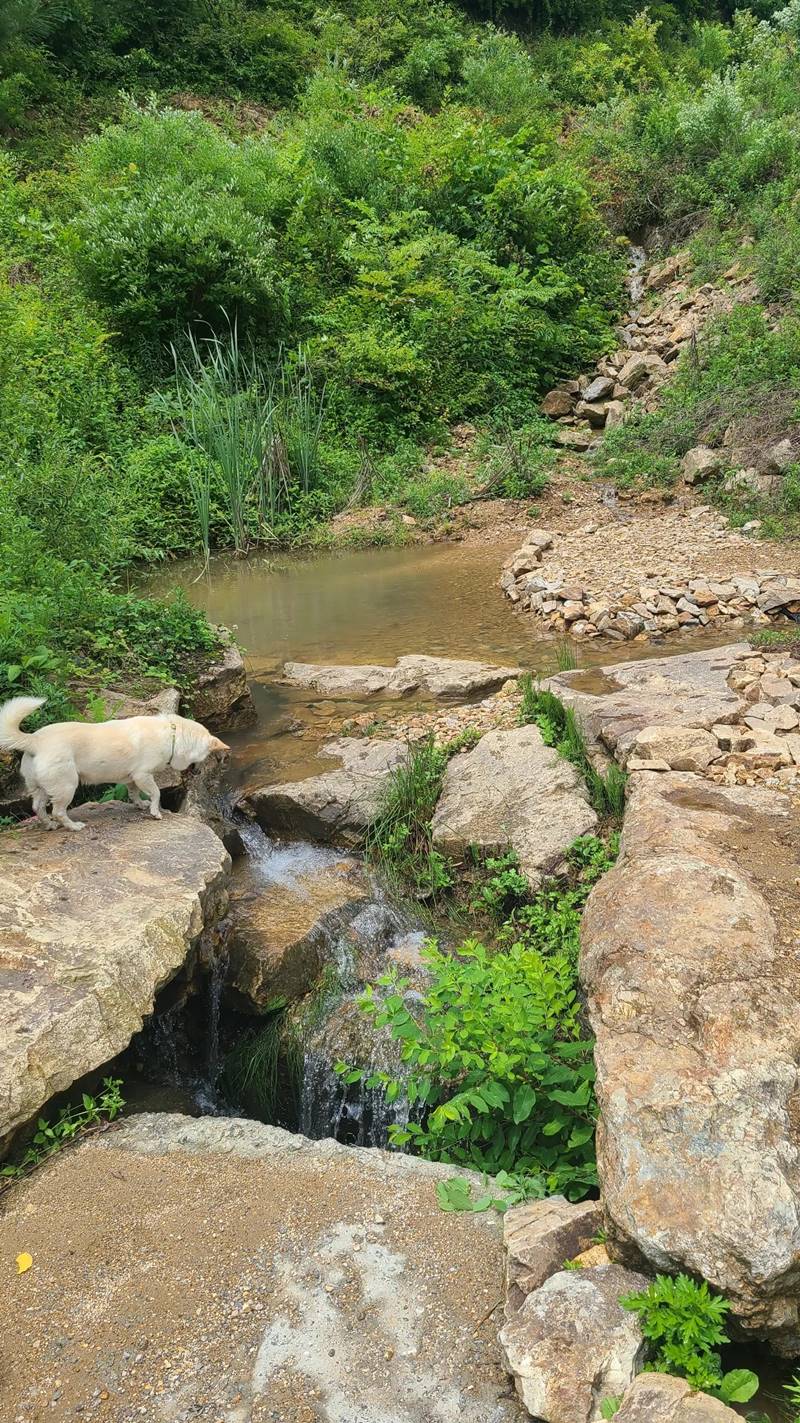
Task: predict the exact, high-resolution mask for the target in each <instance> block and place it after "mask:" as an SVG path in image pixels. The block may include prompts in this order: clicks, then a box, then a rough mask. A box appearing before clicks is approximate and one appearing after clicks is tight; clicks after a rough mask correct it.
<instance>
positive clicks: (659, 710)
mask: <svg viewBox="0 0 800 1423" xmlns="http://www.w3.org/2000/svg"><path fill="white" fill-rule="evenodd" d="M752 656H753V650H752V648H751V647H750V646H749V645H748V644H747V643H746V642H738V643H733V644H732V645H731V646H729V647H717V648H712V649H711V650H710V651H706V652H687V653H679V654H678V655H677V656H675V657H649V658H643V659H642V660H641V661H637V662H618V663H616V664H615V665H614V666H610V667H596V668H591V669H590V670H586V671H575V672H562V673H561V674H560V675H559V676H557V677H551V678H550V679H549V681H548V682H547V684H546V685H547V686H548V687H550V689H551V690H552V691H553V692H555V694H556V696H558V697H560V699H561V701H562V702H564V703H565V705H567V706H570V707H574V708H575V711H576V712H577V713H578V715H579V717H580V719H581V722H582V724H583V726H584V728H585V729H586V731H587V732H588V733H589V734H590V735H593V736H595V737H597V738H598V739H599V740H600V741H602V742H603V744H604V745H605V746H607V747H608V749H609V750H610V751H613V752H614V753H615V755H616V756H617V758H618V759H624V757H625V756H626V755H627V752H628V750H629V749H630V747H631V744H632V743H633V742H634V741H635V739H636V737H637V736H638V734H639V732H640V731H642V730H643V729H644V728H645V727H653V726H662V725H668V726H684V727H702V728H704V729H705V730H708V729H709V728H710V727H712V726H713V725H714V723H715V722H724V721H731V720H733V719H734V717H735V715H736V714H737V713H738V712H739V711H741V710H742V708H743V707H744V705H745V702H744V698H743V697H742V696H741V695H740V694H739V693H738V692H735V691H733V690H732V689H731V688H730V687H729V686H728V683H727V677H728V673H729V672H730V670H731V668H732V667H733V666H734V664H735V663H736V662H741V661H742V660H743V659H744V658H747V657H752Z"/></svg>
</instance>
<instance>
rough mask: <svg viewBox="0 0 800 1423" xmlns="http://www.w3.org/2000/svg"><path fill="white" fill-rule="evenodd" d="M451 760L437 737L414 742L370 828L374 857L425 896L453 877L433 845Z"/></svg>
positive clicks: (368, 844)
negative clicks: (435, 817)
mask: <svg viewBox="0 0 800 1423" xmlns="http://www.w3.org/2000/svg"><path fill="white" fill-rule="evenodd" d="M448 759H449V758H448V752H447V750H445V749H444V748H441V747H438V746H437V745H436V743H435V741H434V739H433V737H432V736H430V737H426V738H425V740H424V741H420V742H418V743H417V744H416V745H415V746H412V747H410V748H409V754H408V759H407V761H406V762H405V763H404V764H403V765H401V766H398V768H397V770H396V771H395V772H394V774H393V775H392V778H391V780H390V781H389V784H388V786H387V788H386V790H385V791H384V793H383V797H382V800H381V804H380V808H379V810H378V814H377V816H376V818H375V820H374V821H373V823H372V825H371V826H370V828H369V830H368V831H367V837H366V851H367V854H368V855H369V856H370V858H371V859H372V860H374V861H375V862H376V863H378V864H379V865H380V866H381V867H382V869H384V870H385V871H386V872H387V873H388V874H389V876H390V877H391V878H392V879H395V880H397V881H400V882H402V883H404V884H406V885H407V886H410V887H412V888H414V889H415V890H416V892H417V894H419V895H420V896H421V897H424V898H428V897H431V896H433V897H435V895H436V894H437V892H440V891H442V890H446V889H449V888H450V886H451V885H452V882H453V879H452V874H451V872H450V869H449V867H448V865H447V862H446V861H445V859H444V857H443V856H442V855H441V854H440V853H439V851H438V850H435V849H434V848H433V839H432V832H431V821H432V820H433V812H434V810H435V809H436V802H437V801H438V799H439V796H440V794H441V790H442V780H443V778H444V773H445V768H446V766H447V762H448Z"/></svg>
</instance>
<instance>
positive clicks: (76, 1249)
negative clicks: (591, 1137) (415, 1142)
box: [0, 1113, 524, 1423]
mask: <svg viewBox="0 0 800 1423" xmlns="http://www.w3.org/2000/svg"><path fill="white" fill-rule="evenodd" d="M453 1174H454V1173H453V1167H452V1166H446V1165H437V1164H436V1163H434V1162H428V1161H422V1160H420V1159H419V1158H415V1157H412V1156H406V1155H404V1154H403V1153H402V1152H397V1151H393V1152H388V1151H378V1150H363V1149H359V1148H358V1147H352V1146H340V1145H338V1144H337V1143H336V1142H334V1141H330V1140H327V1141H308V1140H307V1139H305V1138H304V1137H302V1136H298V1135H295V1134H292V1133H290V1132H286V1131H280V1130H279V1129H278V1128H276V1127H269V1126H263V1125H262V1124H261V1123H260V1122H252V1121H242V1120H232V1119H230V1118H214V1117H201V1118H198V1119H195V1120H192V1119H189V1118H188V1117H180V1116H170V1115H167V1114H165V1113H161V1114H159V1115H152V1116H151V1115H138V1116H132V1117H130V1118H129V1119H128V1120H126V1121H123V1122H122V1123H121V1124H120V1125H119V1127H118V1128H117V1127H115V1129H114V1130H112V1131H109V1132H107V1133H104V1134H103V1135H102V1136H99V1137H93V1138H90V1139H89V1140H87V1141H85V1142H83V1143H81V1144H80V1145H79V1146H78V1147H77V1148H76V1149H75V1150H74V1151H69V1152H62V1153H61V1154H60V1156H58V1157H56V1158H54V1159H53V1160H52V1161H50V1162H48V1163H47V1165H46V1166H45V1167H44V1168H43V1170H41V1171H37V1172H35V1173H34V1174H33V1175H32V1176H31V1177H29V1179H28V1180H26V1181H22V1182H20V1183H19V1184H18V1185H17V1186H15V1188H14V1190H13V1191H12V1192H10V1193H9V1194H8V1195H7V1196H5V1197H4V1199H3V1213H2V1217H1V1218H0V1258H2V1260H3V1262H4V1267H5V1273H6V1278H5V1280H4V1283H3V1303H4V1305H5V1308H4V1309H3V1370H2V1377H0V1415H2V1417H3V1418H4V1419H8V1420H11V1419H16V1418H20V1419H22V1418H24V1419H25V1420H33V1419H37V1420H38V1419H44V1418H52V1419H54V1420H59V1423H66V1420H70V1423H77V1421H78V1420H80V1419H81V1418H83V1417H86V1418H90V1417H91V1418H93V1419H94V1420H97V1423H101V1420H102V1423H112V1420H113V1423H123V1420H125V1423H128V1420H139V1419H143V1420H144V1423H156V1420H161V1423H165V1420H167V1419H173V1420H174V1423H178V1420H180V1419H183V1420H188V1419H190V1418H191V1419H196V1420H197V1423H201V1420H203V1423H216V1420H222V1419H225V1420H226V1423H245V1421H246V1420H250V1419H252V1420H254V1423H255V1420H256V1419H259V1420H261V1423H267V1420H270V1419H271V1420H273V1423H274V1420H280V1423H311V1420H312V1419H314V1420H319V1423H322V1420H326V1423H331V1421H332V1420H334V1419H335V1420H338V1423H356V1420H358V1423H433V1420H436V1423H523V1420H524V1414H523V1410H522V1406H521V1404H519V1403H518V1402H517V1400H516V1399H515V1398H514V1396H513V1394H512V1392H511V1390H510V1389H509V1386H508V1376H507V1374H506V1371H505V1369H504V1367H503V1361H502V1357H501V1354H500V1346H499V1344H498V1342H497V1333H496V1330H495V1328H494V1326H493V1323H492V1320H491V1318H490V1317H489V1316H490V1314H491V1311H492V1306H493V1305H495V1304H496V1302H497V1300H498V1298H499V1296H500V1293H501V1289H502V1268H503V1260H502V1235H501V1229H500V1221H499V1218H498V1216H497V1215H496V1213H495V1212H494V1211H486V1212H483V1213H478V1214H475V1213H471V1212H463V1213H461V1214H460V1215H454V1214H452V1213H450V1214H446V1213H445V1212H443V1211H441V1210H440V1209H439V1206H438V1204H437V1200H436V1190H435V1188H436V1185H437V1183H438V1182H439V1181H441V1180H444V1179H446V1178H447V1177H449V1176H452V1175H453ZM471 1179H472V1182H473V1188H474V1191H475V1192H476V1194H478V1193H480V1192H481V1190H482V1185H481V1179H480V1177H479V1176H477V1175H474V1176H473V1177H472V1178H471ZM22 1249H24V1250H28V1251H29V1252H30V1253H31V1255H32V1256H33V1260H34V1267H33V1269H32V1270H29V1271H28V1273H27V1274H25V1275H19V1276H18V1275H16V1274H14V1273H13V1271H14V1265H13V1261H14V1257H15V1255H16V1254H17V1253H18V1252H19V1251H20V1250H22ZM34 1344H35V1345H36V1347H34ZM85 1346H88V1347H85Z"/></svg>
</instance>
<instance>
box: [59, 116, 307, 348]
mask: <svg viewBox="0 0 800 1423" xmlns="http://www.w3.org/2000/svg"><path fill="white" fill-rule="evenodd" d="M272 166H273V163H272V156H271V150H270V149H269V147H268V146H267V145H265V144H263V143H248V142H244V143H241V144H237V143H234V142H233V141H231V140H230V139H227V138H225V137H224V136H223V135H222V134H221V133H219V131H218V130H217V129H215V128H214V127H213V126H212V125H211V124H209V123H207V122H206V121H205V120H204V119H203V118H201V116H200V115H199V114H196V113H184V112H179V111H176V110H162V111H158V112H157V111H156V110H154V109H146V110H142V109H136V108H129V109H128V110H127V112H126V114H125V117H124V121H123V123H121V124H112V125H110V126H109V127H108V128H106V129H105V130H104V131H103V132H102V133H100V134H98V135H96V136H94V137H93V138H89V139H87V140H86V142H85V143H84V144H83V145H82V146H81V150H80V154H79V159H78V163H77V173H76V187H77V193H78V197H79V202H80V212H79V214H78V216H77V217H76V218H75V220H74V222H73V224H72V227H71V231H70V234H69V239H70V246H71V251H72V260H73V263H74V266H75V272H76V275H77V278H78V281H79V282H80V284H81V285H82V287H83V288H84V290H85V291H86V292H87V294H88V295H89V296H91V297H92V298H93V299H95V300H97V301H98V302H100V303H102V305H103V306H105V307H106V308H107V309H108V311H109V314H110V316H111V318H112V319H113V320H114V322H115V323H118V324H119V326H120V327H121V329H122V332H123V335H124V336H125V337H126V338H128V339H131V338H133V337H134V336H140V337H145V338H147V339H148V340H150V341H152V340H158V339H163V338H165V337H167V336H169V335H170V334H172V333H173V332H174V331H175V330H176V329H178V328H179V327H182V326H183V325H185V323H186V322H187V321H188V320H195V319H198V318H202V319H205V320H206V321H210V322H212V323H218V322H219V320H220V316H221V313H222V312H223V311H224V312H226V313H227V315H228V317H229V318H230V319H233V317H234V316H236V315H239V316H240V317H241V318H242V319H243V320H244V319H247V318H251V319H252V320H255V321H258V322H259V324H260V326H261V327H262V328H263V329H264V331H265V332H267V333H268V334H269V335H270V336H272V337H273V338H274V337H275V336H276V335H277V334H278V333H279V332H280V330H281V329H282V327H283V325H284V322H285V315H286V312H285V292H284V289H283V285H282V281H281V279H280V276H279V275H278V263H277V259H276V247H275V239H274V236H273V231H272V226H271V223H270V206H271V203H270V185H271V170H272Z"/></svg>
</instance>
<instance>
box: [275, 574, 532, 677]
mask: <svg viewBox="0 0 800 1423" xmlns="http://www.w3.org/2000/svg"><path fill="white" fill-rule="evenodd" d="M534 561H535V558H534ZM531 566H533V565H532V564H531ZM526 571H527V570H526ZM520 670H521V669H520V668H519V667H496V666H494V665H493V664H491V663H487V662H470V661H467V660H465V659H461V658H450V657H425V656H408V657H399V658H398V659H397V664H396V666H394V667H384V666H379V665H377V664H364V665H363V666H352V667H345V666H324V665H319V664H316V663H312V662H287V663H286V664H285V666H284V669H283V675H284V677H285V678H286V679H287V681H289V682H291V683H292V685H293V686H296V687H309V688H311V689H312V690H313V691H315V692H319V693H321V694H322V695H323V696H326V697H372V696H382V697H407V696H411V695H412V694H413V693H424V694H426V695H427V696H429V697H441V698H443V699H445V700H450V699H453V700H456V699H457V698H459V697H462V698H466V697H471V696H475V695H477V694H479V693H484V694H485V693H487V692H492V691H495V690H496V689H497V688H498V687H501V686H502V685H503V683H504V682H506V681H508V679H509V677H518V676H519V675H520Z"/></svg>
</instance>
